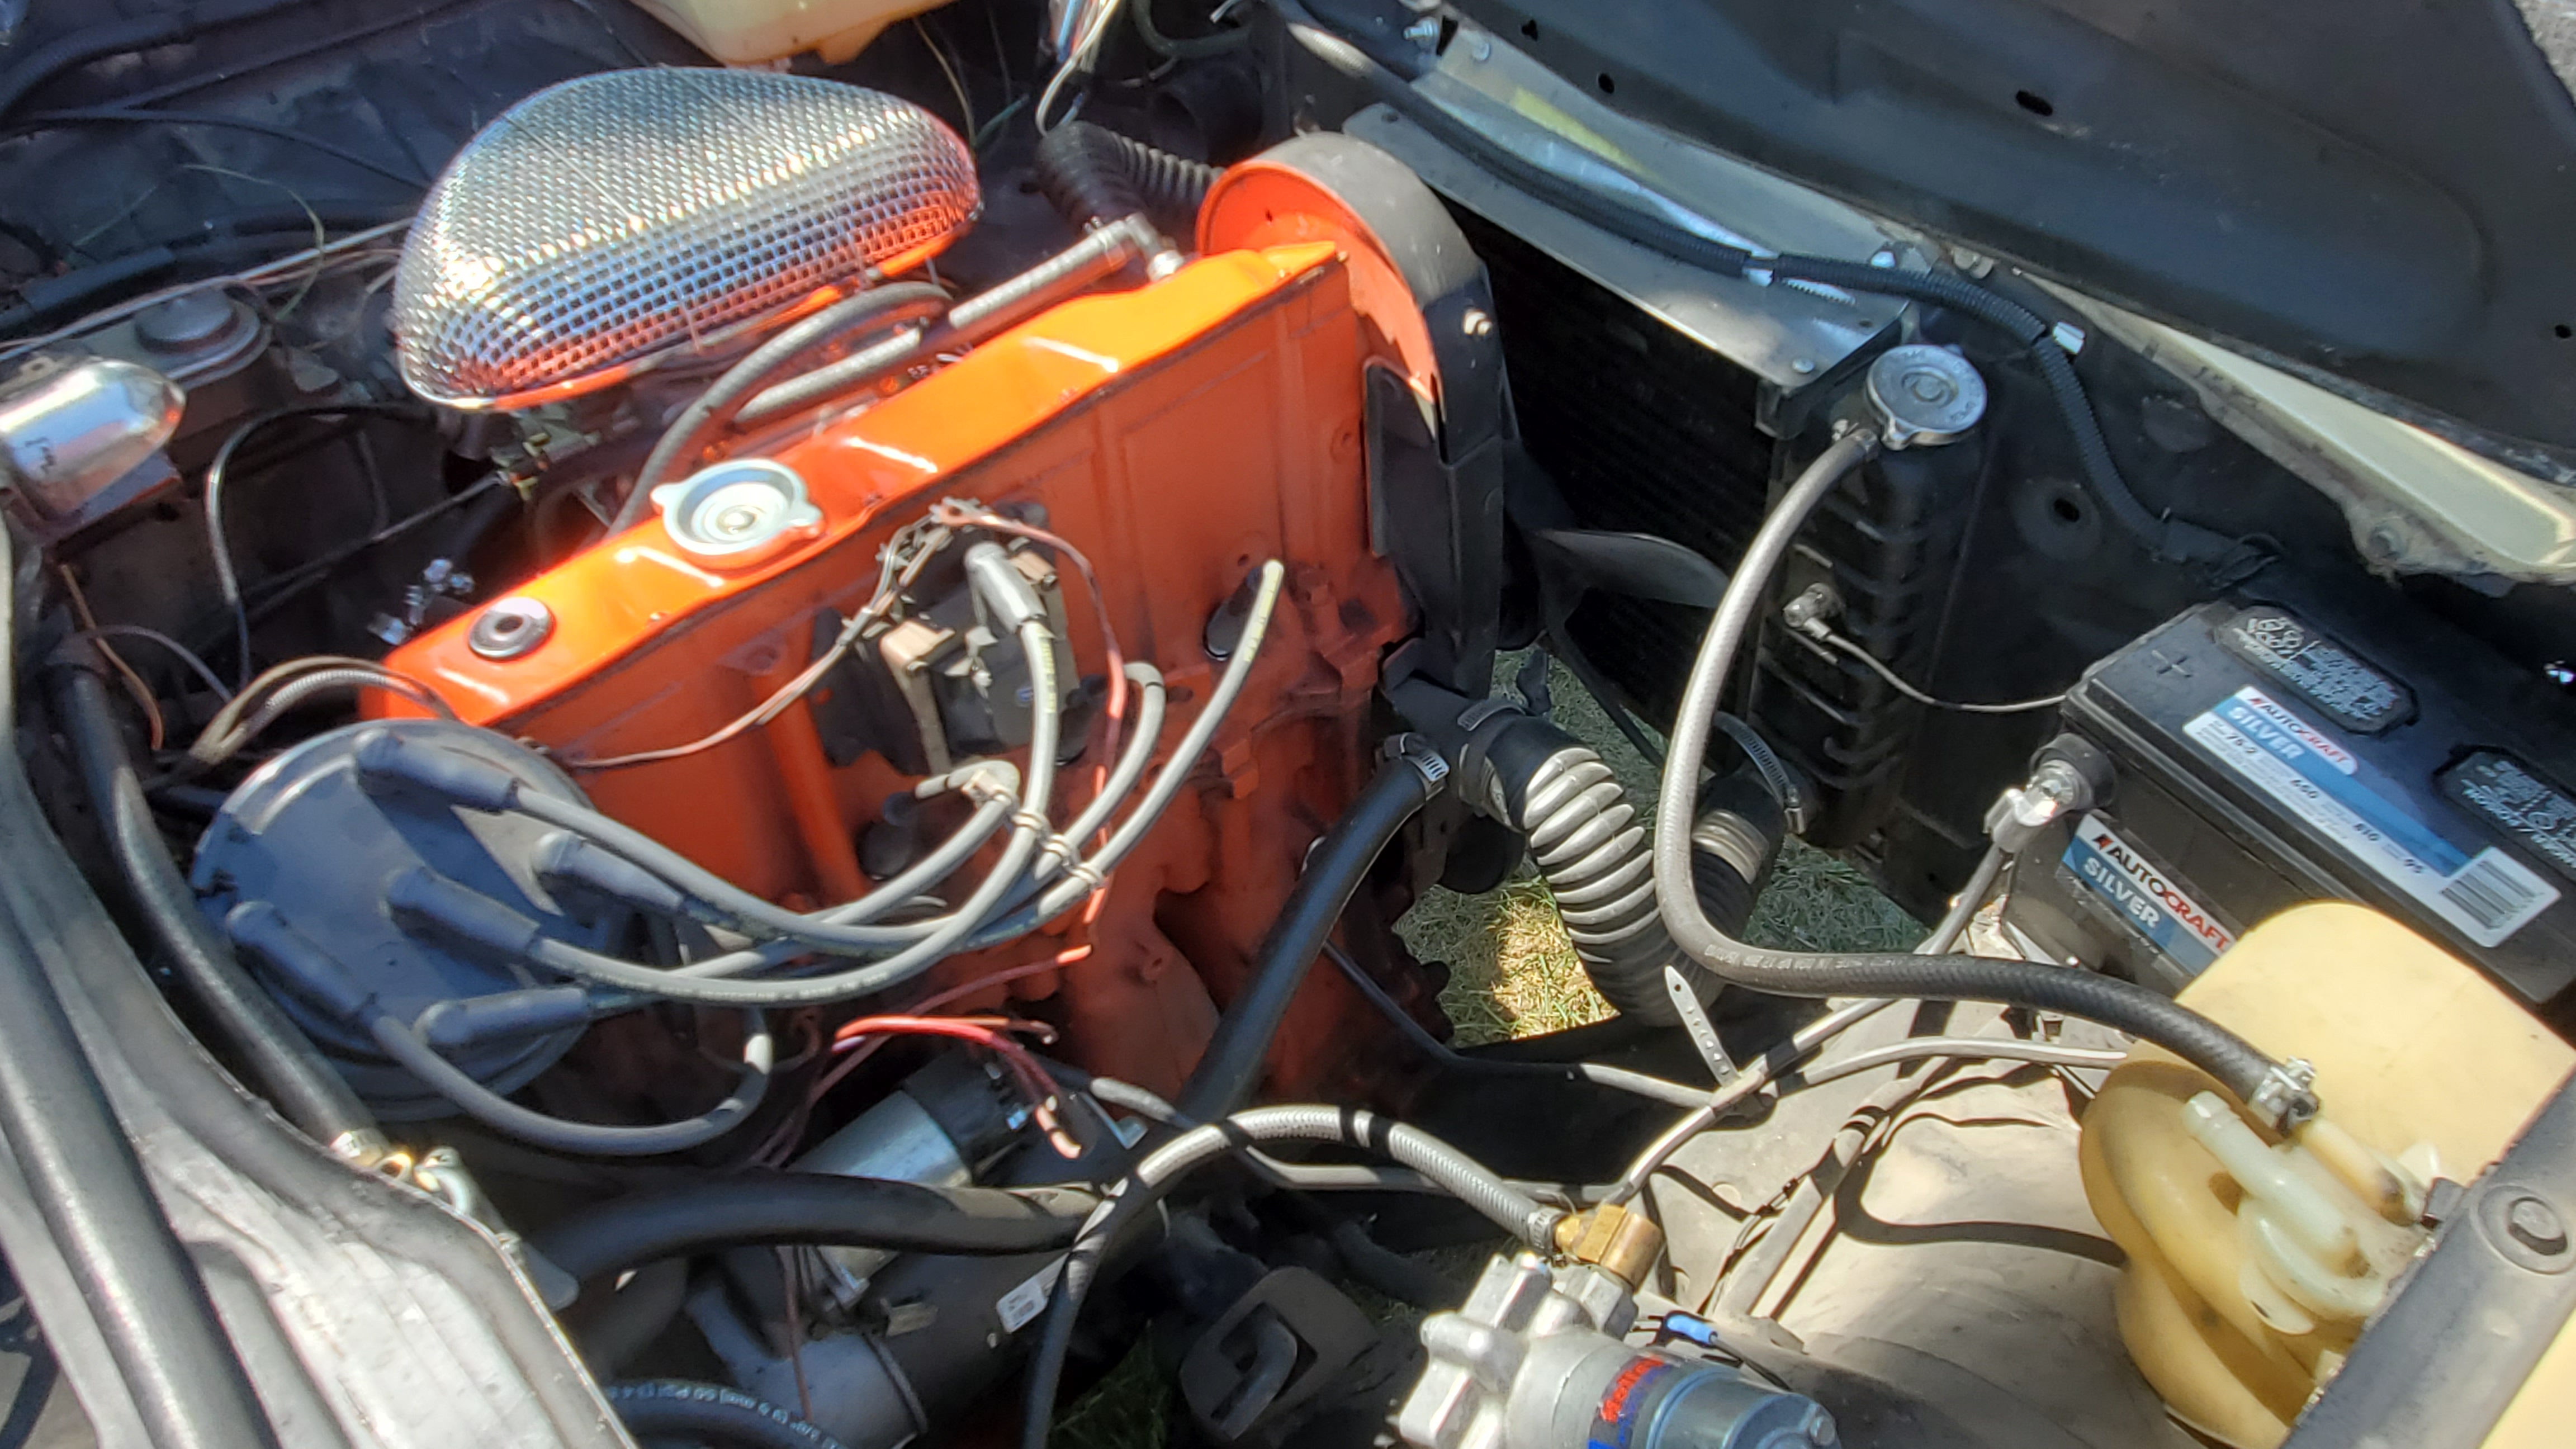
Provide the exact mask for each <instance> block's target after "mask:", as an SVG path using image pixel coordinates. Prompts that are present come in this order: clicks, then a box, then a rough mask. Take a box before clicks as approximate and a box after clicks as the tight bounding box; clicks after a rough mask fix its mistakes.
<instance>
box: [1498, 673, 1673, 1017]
mask: <svg viewBox="0 0 2576 1449" xmlns="http://www.w3.org/2000/svg"><path fill="white" fill-rule="evenodd" d="M1485 758H1486V762H1487V764H1488V765H1489V766H1490V767H1491V768H1492V770H1493V779H1494V781H1495V783H1496V784H1497V785H1499V786H1500V787H1501V791H1502V800H1503V805H1504V820H1505V823H1506V824H1509V825H1510V826H1511V827H1512V828H1513V829H1514V830H1517V831H1519V832H1521V833H1522V834H1523V835H1525V836H1527V837H1528V838H1529V854H1530V863H1531V864H1532V865H1535V866H1536V867H1538V873H1539V875H1540V877H1541V878H1543V879H1544V880H1546V882H1547V888H1548V891H1549V893H1550V894H1552V895H1553V896H1555V898H1556V909H1557V913H1558V914H1559V915H1561V916H1563V917H1564V918H1565V933H1566V935H1567V936H1569V937H1571V938H1572V939H1573V941H1574V954H1575V955H1576V956H1578V957H1580V958H1582V961H1583V969H1584V972H1585V974H1587V975H1589V976H1590V977H1591V978H1592V984H1593V985H1594V986H1595V987H1597V988H1599V990H1600V992H1601V996H1602V999H1603V1000H1605V1001H1607V1002H1609V1003H1610V1004H1611V1005H1612V1006H1615V1007H1617V1008H1618V1009H1619V1013H1620V1014H1621V1015H1623V1016H1635V1017H1640V1018H1643V1019H1645V1020H1648V1021H1660V1022H1670V1021H1673V1020H1675V1019H1676V1014H1675V1012H1674V1010H1673V1003H1672V999H1671V998H1670V997H1669V996H1667V995H1666V994H1665V992H1664V968H1665V967H1666V966H1667V965H1673V964H1679V965H1681V967H1682V969H1683V973H1684V974H1685V975H1687V976H1689V977H1690V978H1691V984H1692V986H1693V987H1694V988H1695V989H1696V990H1698V992H1699V994H1700V998H1701V999H1702V1000H1706V999H1707V998H1709V997H1711V996H1713V995H1715V994H1716V992H1717V988H1718V986H1719V984H1720V983H1719V982H1718V980H1717V978H1716V977H1714V976H1711V975H1710V974H1709V973H1708V972H1706V971H1704V970H1702V969H1701V968H1700V967H1698V966H1697V965H1694V964H1692V963H1690V962H1688V961H1687V960H1685V959H1684V958H1683V957H1682V954H1681V952H1680V951H1678V950H1676V949H1675V948H1674V946H1673V938H1672V933H1671V932H1669V931H1666V930H1665V929H1664V922H1663V918H1662V916H1660V915H1658V914H1657V912H1656V907H1655V863H1654V857H1653V852H1652V848H1651V846H1652V840H1651V837H1650V836H1649V835H1648V834H1647V832H1646V829H1645V825H1644V823H1643V821H1642V820H1641V818H1640V817H1639V815H1638V812H1637V809H1636V807H1635V806H1633V805H1631V804H1629V803H1628V797H1627V792H1626V791H1624V790H1622V789H1621V788H1620V787H1619V779H1618V776H1617V775H1615V774H1613V773H1612V772H1611V769H1610V767H1609V766H1608V765H1607V764H1605V763H1603V761H1602V759H1601V757H1600V756H1599V755H1597V754H1595V753H1593V751H1592V749H1591V748H1590V747H1589V746H1587V745H1584V744H1583V743H1581V742H1580V741H1578V740H1576V739H1575V738H1574V737H1573V736H1572V735H1569V734H1567V733H1566V732H1565V731H1563V730H1561V729H1558V728H1557V727H1556V726H1555V725H1552V724H1550V723H1548V722H1547V721H1545V720H1542V719H1532V718H1527V717H1521V718H1516V719H1510V720H1509V722H1508V724H1506V725H1505V726H1504V727H1503V728H1501V729H1500V730H1499V731H1497V732H1496V734H1495V736H1494V738H1493V739H1492V741H1491V743H1489V744H1488V745H1487V746H1486V752H1485Z"/></svg>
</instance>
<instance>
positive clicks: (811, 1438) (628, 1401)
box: [600, 1379, 841, 1449]
mask: <svg viewBox="0 0 2576 1449" xmlns="http://www.w3.org/2000/svg"><path fill="white" fill-rule="evenodd" d="M600 1392H601V1394H602V1395H603V1396H605V1397H606V1398H607V1400H608V1406H609V1407H610V1408H612V1409H615V1410H616V1411H617V1418H618V1422H620V1423H622V1424H624V1425H625V1426H626V1432H627V1433H629V1434H632V1435H634V1436H635V1437H636V1438H637V1439H638V1440H640V1441H642V1442H645V1443H648V1444H650V1443H664V1442H678V1443H683V1444H698V1445H704V1446H706V1449H841V1442H840V1441H839V1440H837V1439H835V1438H833V1437H832V1436H831V1435H829V1434H826V1433H824V1432H823V1431H822V1430H820V1429H817V1428H815V1427H814V1426H813V1425H811V1424H809V1423H807V1422H805V1421H804V1420H803V1419H800V1418H797V1417H796V1416H795V1415H794V1414H791V1413H789V1412H787V1411H786V1410H785V1409H782V1408H780V1407H778V1406H777V1405H776V1404H772V1403H769V1402H767V1401H765V1400H762V1399H755V1398H753V1397H752V1396H751V1395H749V1394H746V1393H744V1392H743V1391H742V1390H740V1389H729V1388H726V1387H724V1386H723V1385H721V1384H701V1383H695V1382H692V1381H690V1380H687V1379H645V1380H642V1381H639V1382H636V1383H629V1384H610V1385H608V1386H607V1387H606V1388H605V1389H602V1390H601V1391H600Z"/></svg>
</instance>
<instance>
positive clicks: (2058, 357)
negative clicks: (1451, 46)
mask: <svg viewBox="0 0 2576 1449" xmlns="http://www.w3.org/2000/svg"><path fill="white" fill-rule="evenodd" d="M1278 8H1279V10H1280V12H1281V14H1282V15H1283V16H1284V17H1285V18H1287V19H1288V20H1289V21H1290V22H1291V23H1290V28H1289V31H1290V35H1291V37H1292V38H1294V39H1297V40H1298V41H1299V42H1300V43H1301V44H1304V45H1305V46H1306V47H1307V48H1308V49H1309V50H1311V51H1314V52H1315V53H1316V54H1317V55H1318V56H1319V57H1320V58H1321V59H1323V60H1324V61H1325V62H1326V63H1327V64H1329V65H1332V66H1334V67H1335V68H1336V69H1339V70H1342V71H1344V72H1345V73H1347V74H1352V75H1354V76H1355V77H1356V78H1358V79H1361V80H1365V81H1367V82H1369V83H1370V85H1371V87H1372V89H1374V90H1375V92H1376V93H1377V95H1378V98H1379V99H1381V100H1383V101H1385V102H1386V103H1387V105H1388V106H1390V107H1391V108H1393V109H1394V110H1396V111H1397V112H1399V113H1400V114H1402V115H1403V117H1404V118H1405V119H1406V120H1408V121H1410V122H1412V123H1413V124H1415V125H1417V126H1420V127H1421V128H1422V129H1423V130H1425V131H1427V132H1429V133H1430V134H1431V136H1432V138H1433V139H1434V140H1437V141H1439V142H1440V143H1441V144H1442V145H1444V146H1447V147H1448V148H1449V149H1451V150H1453V151H1456V152H1458V153H1459V154H1460V155H1462V156H1465V157H1466V158H1468V159H1469V160H1471V161H1473V162H1475V163H1476V164H1477V165H1478V166H1480V167H1482V168H1483V169H1485V170H1487V171H1491V172H1493V173H1494V174H1496V175H1498V176H1501V177H1503V178H1504V179H1506V180H1508V181H1510V182H1511V183H1512V184H1513V185H1514V186H1515V187H1516V188H1517V189H1519V190H1521V191H1524V192H1527V193H1528V194H1530V195H1531V196H1533V197H1536V198H1537V199H1539V200H1541V201H1544V202H1546V203H1547V204H1549V205H1550V206H1553V207H1555V208H1556V209H1558V210H1560V211H1563V212H1566V213H1568V214H1570V215H1573V216H1575V217H1578V218H1580V219H1582V220H1583V221H1585V222H1587V223H1589V224H1591V225H1593V226H1596V227H1599V228H1600V229H1601V230H1603V231H1606V232H1608V233H1610V234H1611V235H1612V236H1615V237H1618V238H1620V239H1621V240H1623V241H1627V242H1632V243H1634V244H1636V245H1638V246H1641V247H1644V248H1646V249H1647V250H1649V251H1652V252H1656V253H1659V254H1661V255H1663V256H1667V257H1670V258H1672V259H1673V260H1675V261H1677V262H1681V263H1684V264H1685V265H1688V266H1693V267H1700V268H1704V269H1706V270H1708V271H1712V272H1716V273H1718V274H1719V275H1721V276H1730V277H1741V276H1744V275H1746V274H1747V273H1757V274H1759V273H1767V274H1769V275H1770V277H1771V278H1772V279H1773V280H1775V281H1804V282H1815V283H1819V284H1821V285H1825V286H1832V287H1840V288H1843V289H1844V290H1846V291H1853V292H1868V293H1872V294H1874V295H1877V296H1882V297H1902V298H1904V299H1906V300H1908V301H1914V302H1921V303H1924V304H1926V305H1929V306H1937V307H1947V308H1950V309H1952V310H1955V311H1958V312H1960V313H1963V314H1965V315H1967V316H1970V317H1974V318H1976V319H1977V320H1979V321H1981V322H1984V323H1986V324H1987V325H1989V326H1992V327H1995V328H1997V329H1999V330H2000V331H2002V332H2004V333H2005V334H2006V335H2008V336H2009V337H2011V338H2012V340H2013V341H2014V343H2015V344H2016V345H2018V346H2020V347H2021V348H2022V349H2023V350H2024V351H2025V352H2026V353H2027V354H2028V355H2029V357H2030V359H2031V365H2032V366H2033V367H2034V368H2036V369H2037V370H2038V372H2039V377H2040V381H2041V382H2042V383H2043V384H2044V385H2045V386H2046V387H2047V389H2048V396H2049V401H2050V402H2051V403H2052V404H2054V405H2055V407H2056V409H2057V413H2058V416H2059V418H2060V419H2062V420H2063V421H2064V422H2065V424H2066V429H2067V432H2068V434H2069V436H2070V437H2071V438H2072V439H2073V441H2074V444H2075V453H2076V459H2077V461H2078V463H2079V464H2080V465H2081V466H2082V468H2083V470H2084V482H2085V486H2086V487H2087V488H2088V489H2090V490H2091V491H2092V492H2093V494H2094V496H2095V498H2096V500H2097V501H2099V502H2100V503H2101V505H2102V506H2103V507H2104V508H2106V509H2108V510H2110V513H2111V517H2112V519H2113V521H2115V522H2117V523H2118V524H2119V525H2120V527H2121V528H2122V529H2123V530H2124V531H2125V532H2127V533H2128V534H2129V535H2130V536H2132V537H2134V538H2136V539H2137V540H2138V541H2139V542H2140V543H2142V544H2144V545H2146V547H2147V549H2148V550H2149V552H2151V553H2153V554H2154V555H2156V556H2157V557H2159V558H2169V559H2174V560H2178V561H2182V562H2208V561H2211V560H2214V559H2216V558H2218V557H2219V556H2221V555H2222V554H2224V553H2226V552H2228V551H2229V550H2230V549H2232V548H2233V546H2234V545H2233V542H2232V541H2231V540H2230V539H2228V538H2227V536H2226V535H2224V534H2221V533H2218V532H2217V531H2215V530H2213V529H2208V528H2204V527H2201V526H2200V525H2198V524H2195V523H2190V522H2187V521H2185V520H2182V519H2164V518H2159V517H2158V516H2157V515H2156V514H2155V513H2153V512H2152V511H2150V510H2149V509H2148V508H2147V506H2146V505H2145V504H2144V503H2141V502H2139V501H2138V495H2137V494H2136V493H2134V492H2132V491H2130V488H2129V483H2128V480H2127V479H2126V478H2124V477H2122V476H2121V474H2120V469H2119V464H2118V462H2117V461H2116V460H2115V459H2113V458H2112V456H2111V448H2110V444H2109V442H2108V441H2107V440H2106V439H2105V438H2104V437H2103V436H2102V425H2101V421H2100V420H2099V419H2098V418H2096V417H2095V416H2094V415H2093V404H2092V400H2091V399H2090V398H2088V397H2087V396H2086V395H2085V392H2084V383H2083V380H2082V379H2081V378H2079V377H2078V376H2077V375H2076V372H2075V365H2074V363H2073V362H2071V361H2070V360H2068V358H2067V356H2066V353H2065V350H2064V349H2062V348H2060V347H2059V346H2058V345H2057V343H2056V340H2055V338H2054V336H2053V335H2052V328H2051V327H2050V325H2049V323H2048V321H2047V319H2045V318H2043V317H2041V316H2040V315H2039V314H2038V313H2036V312H2034V311H2032V310H2031V309H2029V308H2028V307H2024V306H2023V305H2021V304H2020V303H2018V302H2015V301H2014V300H2012V299H2011V298H2009V297H2006V296H2004V295H2003V294H2002V293H2000V292H1997V291H1995V290H1994V289H1992V288H1990V287H1983V286H1979V285H1978V284H1977V283H1975V282H1972V281H1969V280H1967V279H1965V278H1962V277H1953V276H1945V275H1940V274H1937V273H1927V272H1906V271H1899V270H1897V269H1895V268H1892V267H1873V266H1869V265H1867V264H1865V263H1861V262H1847V261H1841V260H1838V259H1835V258H1831V257H1805V256H1767V257H1766V256H1760V255H1757V254H1755V253H1753V252H1750V251H1747V250H1746V249H1744V248H1742V247H1737V246H1729V245H1727V244H1726V243H1724V242H1721V241H1717V240H1714V239H1712V238H1709V237H1705V236H1701V235H1699V234H1697V233H1695V232H1691V231H1688V230H1685V229H1684V228H1683V227H1681V226H1679V225H1677V224H1675V223H1673V222H1671V221H1668V220H1666V219H1665V218H1663V217H1661V216H1656V215H1652V214H1649V213H1647V212H1644V211H1640V210H1637V209H1636V208H1633V207H1628V206H1622V205H1619V204H1617V203H1615V202H1610V201H1605V200H1604V199H1603V198H1602V197H1600V196H1599V195H1597V194H1596V193H1594V192H1593V191H1592V190H1591V189H1590V188H1589V187H1586V186H1584V185H1582V184H1581V183H1579V182H1576V181H1573V180H1570V179H1568V178H1566V177H1563V176H1560V175H1558V174H1556V173H1555V172H1553V171H1550V170H1548V169H1547V168H1546V167H1544V166H1541V165H1539V164H1538V163H1536V162H1534V161H1531V160H1530V159H1528V158H1527V157H1524V156H1520V155H1517V154H1515V153H1513V152H1512V151H1511V150H1510V149H1509V148H1508V147H1504V146H1500V145H1497V144H1495V143H1494V142H1493V141H1492V140H1491V139H1489V138H1487V137H1486V136H1485V135H1484V134H1483V133H1482V132H1480V131H1478V130H1476V129H1475V128H1474V127H1472V126H1469V125H1467V124H1466V123H1465V122H1463V121H1461V120H1459V119H1458V118H1457V117H1456V116H1454V115H1452V114H1450V113H1449V112H1448V111H1446V110H1444V109H1442V108H1441V107H1440V105H1439V104H1437V103H1436V102H1433V101H1431V100H1429V99H1427V98H1425V97H1424V96H1423V95H1422V94H1421V93H1420V92H1419V91H1416V90H1415V89H1414V88H1413V86H1412V84H1411V83H1410V82H1409V81H1408V80H1407V79H1406V78H1405V77H1404V76H1403V75H1400V74H1398V73H1397V72H1396V71H1395V70H1393V69H1390V68H1389V67H1388V66H1387V64H1386V63H1385V61H1384V59H1383V58H1379V57H1373V56H1371V55H1370V54H1369V53H1367V52H1366V51H1364V50H1362V49H1361V48H1359V47H1358V46H1356V45H1353V44H1351V43H1350V42H1349V40H1348V38H1347V37H1342V36H1339V35H1337V34H1334V33H1333V32H1330V31H1328V30H1326V29H1325V28H1324V27H1323V26H1321V25H1320V24H1318V23H1317V22H1316V21H1315V18H1314V17H1313V16H1312V15H1311V14H1309V13H1307V12H1306V11H1305V10H1304V8H1303V7H1302V6H1298V5H1296V4H1294V3H1293V0H1291V3H1287V4H1282V5H1280V6H1279V7H1278ZM1301 29H1303V30H1308V31H1312V32H1315V34H1314V35H1313V36H1308V35H1301V34H1299V31H1300V30H1301ZM1320 37H1330V40H1320V39H1319V38H1320ZM1331 40H1338V41H1341V42H1342V44H1341V46H1340V47H1339V48H1338V49H1335V48H1333V47H1332V46H1331V44H1330V41H1331Z"/></svg>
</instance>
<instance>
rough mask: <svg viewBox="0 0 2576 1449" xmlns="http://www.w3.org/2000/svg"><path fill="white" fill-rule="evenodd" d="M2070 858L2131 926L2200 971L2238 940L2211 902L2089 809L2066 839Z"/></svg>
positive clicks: (2076, 869) (2192, 970) (2075, 868)
mask: <svg viewBox="0 0 2576 1449" xmlns="http://www.w3.org/2000/svg"><path fill="white" fill-rule="evenodd" d="M2065 864H2066V868H2067V869H2068V870H2069V871H2071V872H2073V873H2074V876H2075V878H2076V879H2077V880H2079V881H2081V882H2083V883H2084V885H2085V886H2086V888H2088V889H2090V890H2091V891H2092V892H2093V893H2094V894H2095V895H2097V896H2100V897H2101V898H2102V899H2103V900H2104V901H2105V902H2107V903H2109V905H2110V907H2111V909H2112V911H2113V912H2115V913H2116V914H2117V915H2118V916H2119V917H2120V919H2121V920H2123V921H2125V922H2127V923H2128V925H2129V926H2130V928H2131V929H2133V930H2135V931H2136V932H2137V933H2138V934H2139V935H2142V936H2144V937H2146V938H2147V940H2148V941H2149V942H2151V943H2152V944H2153V945H2154V946H2155V948H2156V949H2157V950H2159V951H2162V952H2163V953H2164V954H2165V955H2167V956H2170V957H2172V958H2173V959H2174V961H2175V962H2176V963H2177V964H2179V965H2181V966H2182V968H2183V969H2184V970H2186V971H2188V972H2190V973H2191V974H2193V975H2195V976H2197V975H2199V974H2200V973H2201V972H2202V971H2204V970H2206V969H2208V966H2209V963H2210V962H2212V961H2215V960H2217V959H2218V953H2219V952H2221V951H2224V950H2226V949H2227V948H2228V947H2230V946H2233V945H2235V944H2236V937H2235V934H2234V933H2232V932H2230V931H2229V930H2228V929H2227V928H2226V927H2225V926H2222V925H2220V924H2219V923H2218V918H2217V917H2216V916H2214V915H2211V914H2210V912H2209V909H2208V907H2206V906H2203V905H2202V904H2201V903H2200V902H2198V901H2196V900H2193V899H2192V898H2191V895H2190V893H2189V892H2187V891H2185V890H2184V889H2183V888H2182V887H2180V886H2178V885H2176V884H2174V881H2173V878H2172V877H2171V876H2169V875H2167V874H2166V873H2165V872H2164V871H2162V870H2159V869H2157V868H2156V867H2155V866H2154V865H2152V864H2150V863H2149V862H2148V860H2147V858H2146V856H2145V855H2144V854H2143V853H2141V852H2140V851H2139V850H2138V848H2137V847H2136V846H2134V845H2131V844H2130V843H2129V842H2128V841H2126V840H2123V839H2121V838H2120V835H2119V832H2117V831H2115V830H2113V829H2112V828H2111V823H2110V822H2109V821H2108V820H2105V819H2103V818H2102V817H2101V816H2099V815H2087V816H2085V817H2084V819H2083V820H2082V821H2080V822H2079V823H2078V824H2077V825H2076V827H2075V836H2074V838H2073V839H2072V840H2069V841H2068V842H2067V843H2066V855H2065Z"/></svg>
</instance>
